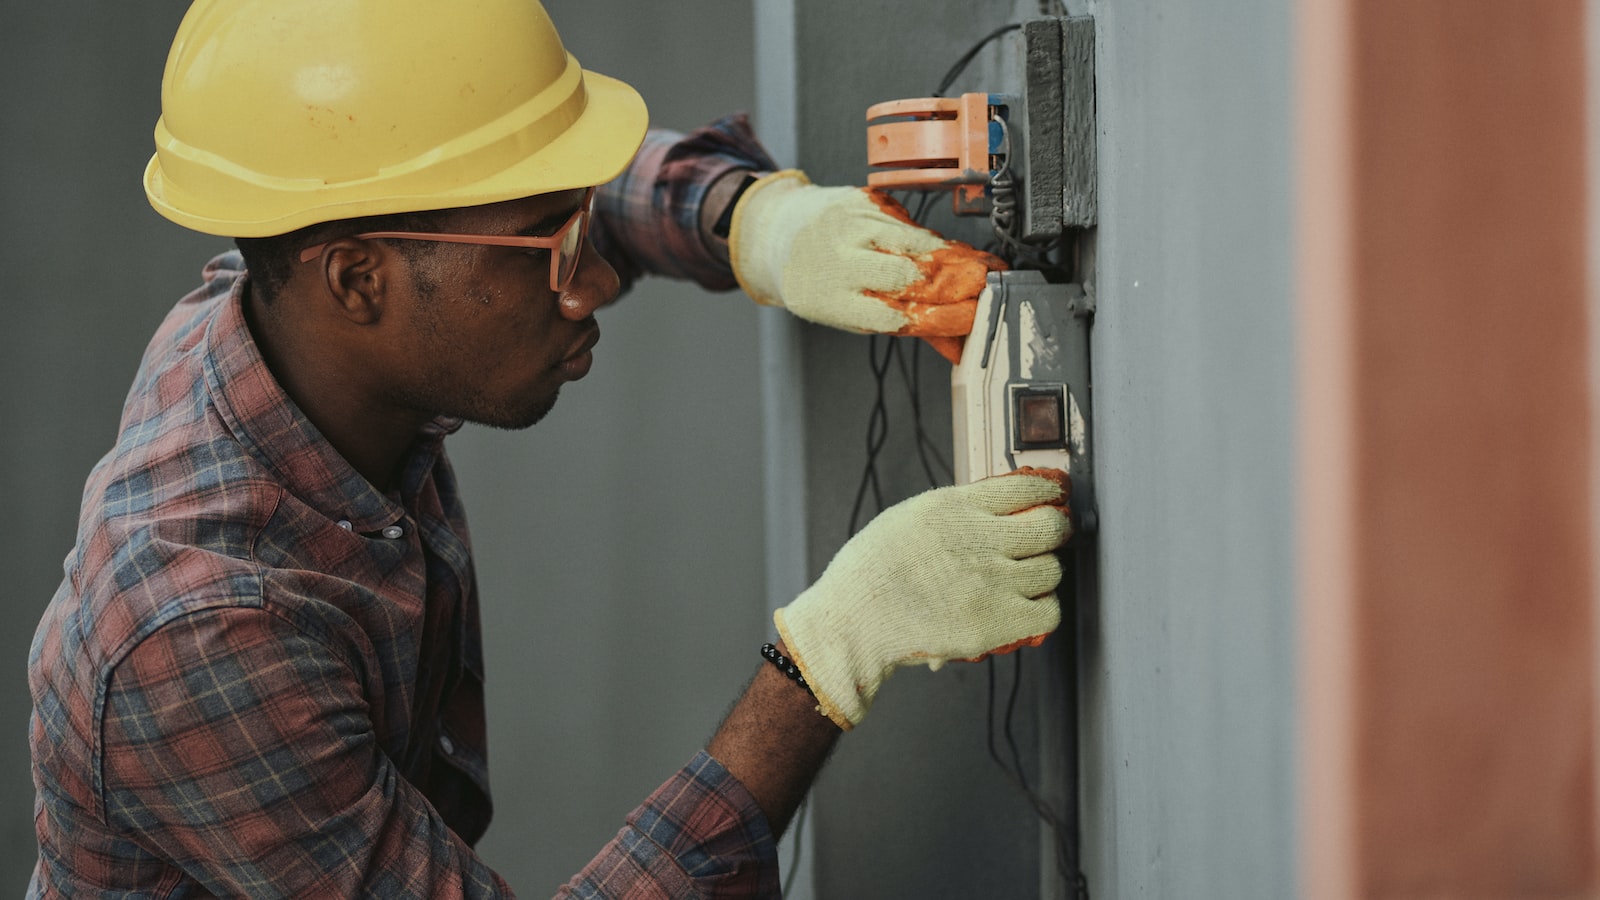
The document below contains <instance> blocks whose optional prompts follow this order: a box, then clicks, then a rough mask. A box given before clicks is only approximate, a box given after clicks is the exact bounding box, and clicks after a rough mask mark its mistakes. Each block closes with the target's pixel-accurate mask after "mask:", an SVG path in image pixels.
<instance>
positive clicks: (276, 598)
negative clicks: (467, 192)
mask: <svg viewBox="0 0 1600 900" xmlns="http://www.w3.org/2000/svg"><path fill="white" fill-rule="evenodd" d="M740 146H743V147H745V148H746V150H745V152H744V153H743V154H742V155H741V154H740V153H739V152H738V150H737V148H738V147H740ZM752 147H753V148H754V150H753V151H751V150H749V148H752ZM708 148H712V149H708ZM770 167H771V164H770V160H768V159H767V158H766V156H765V154H764V153H762V152H760V149H759V145H756V144H755V142H754V139H753V138H752V137H750V136H749V132H748V129H747V128H746V126H745V125H744V123H743V122H742V120H739V119H727V120H723V121H722V122H719V123H716V124H715V125H713V126H710V127H709V128H708V129H703V130H702V131H701V132H697V133H696V134H695V135H691V136H690V137H688V138H684V137H682V136H680V135H674V134H672V133H670V132H652V134H651V135H650V137H649V138H648V140H647V142H646V148H645V152H643V153H641V155H640V158H639V159H638V160H636V162H635V164H634V165H633V167H632V168H630V170H629V173H628V175H626V176H624V177H623V178H622V179H619V182H618V183H617V184H616V185H613V186H609V187H608V188H607V189H605V190H604V191H603V192H602V193H601V197H602V205H601V207H600V209H601V211H600V213H599V219H600V220H601V222H602V223H603V224H602V225H601V227H600V228H599V229H598V230H599V231H600V233H601V235H602V240H603V241H604V242H606V244H607V251H606V252H607V254H608V256H612V255H615V256H614V258H617V257H620V258H621V259H622V260H623V263H622V265H623V266H625V267H627V270H628V272H629V273H630V280H631V278H632V277H637V275H638V274H639V273H640V272H644V271H664V272H666V273H668V274H677V275H688V276H692V277H698V278H699V279H700V280H701V281H702V283H707V284H708V286H722V281H724V280H726V279H727V273H726V267H725V266H721V265H718V264H717V263H716V261H715V260H714V258H712V256H711V255H710V254H709V253H708V252H707V251H706V248H704V247H703V246H701V244H700V241H699V236H698V222H697V218H696V215H695V214H693V213H692V212H686V211H684V210H682V209H680V208H678V206H679V205H681V204H683V203H686V202H692V203H694V204H695V205H696V206H698V202H699V197H700V196H701V195H702V193H703V191H704V187H705V185H706V184H709V182H710V181H711V180H712V179H714V178H716V177H717V176H719V175H720V174H722V173H723V172H725V171H727V170H728V169H729V168H770ZM688 182H693V183H692V184H690V183H688ZM634 217H644V218H648V219H649V222H642V221H638V220H636V219H635V218H634ZM691 228H692V229H693V230H692V232H691V231H690V229H691ZM680 254H681V256H680ZM669 257H670V259H669ZM241 267H242V261H241V260H240V258H239V256H238V255H237V254H236V253H227V254H224V255H222V256H219V257H218V258H216V259H214V260H212V261H211V262H210V263H209V264H208V265H207V266H206V269H205V282H204V285H203V286H202V287H201V288H199V289H198V290H196V291H195V292H194V293H192V294H190V295H189V296H187V297H185V298H184V299H183V300H182V301H180V302H179V303H178V305H177V306H176V307H175V308H174V309H173V311H172V312H171V313H170V314H169V315H168V316H167V318H166V320H165V321H164V322H163V323H162V325H161V327H160V329H159V330H158V332H157V333H156V336H155V338H154V339H153V340H152V342H151V343H150V346H149V348H148V349H147V350H146V352H145V356H144V359H143V361H142V363H141V365H140V368H139V372H138V374H137V375H136V377H135V380H134V384H133V387H132V389H131V391H130V393H129V396H128V400H127V403H126V405H125V407H124V410H123V417H122V423H121V427H120V431H119V435H118V439H117V443H116V445H115V447H114V448H113V449H112V450H111V452H110V453H108V454H107V455H106V456H105V457H104V458H103V459H102V460H101V461H100V463H99V464H98V465H96V467H95V469H94V471H93V472H92V473H91V474H90V476H89V479H88V483H87V485H86V486H85V490H84V495H83V503H82V508H81V511H80V522H79V531H78V540H77V543H76V545H75V546H74V547H73V549H72V551H71V553H70V554H69V555H68V557H67V560H66V563H65V569H66V577H65V579H64V580H63V581H62V584H61V587H60V588H59V590H58V591H57V592H56V595H55V597H54V598H53V599H52V600H51V602H50V605H49V607H48V609H47V610H46V612H45V615H44V618H43V620H42V622H41V623H40V625H39V629H38V631H37V633H36V635H35V638H34V642H33V646H32V650H31V653H30V656H29V682H30V687H31V690H32V694H33V701H34V712H33V716H32V719H31V729H30V739H31V743H32V748H33V759H34V766H33V774H34V782H35V787H36V790H37V795H36V801H35V828H36V832H37V836H38V840H39V860H38V863H37V865H36V867H35V870H34V876H33V881H32V884H31V885H30V888H29V896H30V897H39V896H58V895H59V896H111V895H115V896H151V897H167V896H185V897H194V896H206V895H215V896H249V897H290V896H303V897H304V896H315V897H322V896H354V895H358V894H359V895H369V896H379V897H385V898H399V897H417V898H437V897H458V896H462V897H466V896H470V897H504V896H510V893H511V892H510V890H509V888H508V887H507V885H506V884H505V883H504V882H503V881H502V880H501V879H500V878H499V876H497V875H496V874H495V873H494V872H492V871H490V869H489V868H488V867H487V866H486V865H485V864H484V863H483V861H482V860H481V859H479V858H478V856H477V855H476V854H475V853H474V852H473V850H472V845H473V843H474V842H475V841H476V840H477V839H478V838H479V837H480V836H481V835H482V834H483V831H484V829H485V828H486V827H487V825H488V822H489V817H490V802H489V785H488V769H487V761H486V758H485V751H486V738H485V730H484V710H483V661H482V653H481V636H480V631H479V618H478V605H477V604H478V598H477V591H476V583H475V579H474V575H473V564H472V551H471V544H470V540H469V537H468V532H467V526H466V520H465V518H464V514H463V511H462V507H461V502H460V499H459V497H458V496H457V492H456V482H455V477H454V475H453V473H452V471H451V468H450V464H449V461H448V459H447V458H446V456H445V453H444V447H443V441H444V438H445V436H446V435H447V434H448V433H450V432H452V431H454V430H455V429H456V428H457V427H458V426H459V423H458V422H454V421H450V420H444V419H440V420H436V421H434V422H433V423H431V424H430V425H429V426H427V427H426V428H424V429H423V430H422V432H421V433H420V434H419V435H418V436H417V439H416V441H415V443H414V445H413V447H412V449H411V451H410V454H409V456H408V457H407V461H406V464H405V467H404V471H403V475H402V477H401V479H400V482H399V487H398V489H396V490H394V491H391V492H387V493H386V492H382V491H379V490H377V489H376V488H374V487H373V486H372V485H370V484H369V483H368V482H366V481H365V480H364V479H363V478H362V477H361V476H360V475H358V474H357V473H356V472H355V471H354V470H353V469H352V468H351V467H350V466H349V464H348V463H346V462H345V461H344V459H343V458H342V457H340V455H339V454H338V453H337V452H336V451H335V450H334V449H333V448H332V447H331V446H330V445H328V444H327V443H326V442H325V441H324V440H323V439H322V437H321V435H320V434H319V433H318V432H317V430H316V429H315V427H314V426H312V425H311V423H310V422H308V421H307V420H306V419H305V417H304V416H303V415H302V414H301V413H300V411H299V410H298V409H297V408H296V407H295V405H294V403H293V401H292V400H290V398H289V397H288V396H287V395H285V394H284V392H283V390H282V388H281V387H280V386H279V385H278V383H277V382H276V381H275V380H274V378H273V376H272V373H271V372H270V371H269V370H268V368H267V366H266V363H265V362H264V360H263V359H262V357H261V354H260V351H259V349H258V348H257V347H256V344H255V342H254V340H253V338H252V337H251V335H250V332H249V329H248V327H247V326H246V324H245V320H244V315H243V310H242V306H241V296H242V292H243V288H244V285H245V284H247V281H248V279H247V277H246V276H245V275H244V273H243V271H242V268H241ZM777 893H778V888H777V857H776V851H775V848H774V846H773V841H772V836H771V833H770V831H769V830H768V827H767V824H766V821H765V819H764V818H763V817H762V815H761V812H760V810H759V808H758V807H757V806H756V805H755V802H754V800H753V799H752V798H751V797H750V795H749V793H748V792H747V791H746V790H745V789H744V787H743V786H742V785H740V784H739V783H738V781H737V780H736V779H734V778H733V777H732V776H731V775H729V774H728V772H727V771H726V770H725V769H724V768H723V767H722V766H721V765H720V764H718V763H717V762H716V761H715V760H714V759H712V758H711V757H709V756H708V755H706V754H705V753H703V752H702V753H699V754H697V755H696V756H695V757H694V759H693V760H691V762H690V763H689V764H688V765H687V766H685V767H684V768H683V769H682V770H680V771H679V772H678V773H677V774H676V775H674V776H673V777H672V778H671V779H669V780H668V781H667V782H666V783H665V784H664V785H662V787H661V788H660V789H659V790H657V791H656V792H655V793H654V794H652V795H651V797H650V798H648V799H647V800H646V801H645V802H644V803H643V804H642V805H641V806H640V807H639V808H638V809H637V810H635V811H634V812H633V813H632V814H631V815H630V816H629V817H628V819H627V822H626V824H625V826H624V827H623V829H622V830H621V831H620V832H619V834H618V835H617V837H616V838H615V839H614V840H613V841H612V842H611V843H610V844H609V845H607V846H606V847H605V848H604V849H602V850H601V851H600V853H599V855H598V856H596V857H595V859H594V860H593V861H592V862H591V863H590V864H589V866H588V867H586V868H585V869H584V870H583V871H582V872H580V873H579V874H578V875H577V876H576V877H575V878H574V879H573V881H572V883H571V884H569V885H568V886H566V887H565V888H563V889H562V891H561V895H562V896H581V897H623V896H628V897H691V896H693V897H702V896H703V897H717V898H721V897H760V896H775V895H776V894H777Z"/></svg>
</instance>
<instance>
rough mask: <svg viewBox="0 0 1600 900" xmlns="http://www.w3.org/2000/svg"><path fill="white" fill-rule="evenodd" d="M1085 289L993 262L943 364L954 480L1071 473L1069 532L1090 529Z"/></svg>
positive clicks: (1088, 300)
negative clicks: (951, 358)
mask: <svg viewBox="0 0 1600 900" xmlns="http://www.w3.org/2000/svg"><path fill="white" fill-rule="evenodd" d="M1093 313H1094V300H1093V296H1092V295H1091V294H1090V293H1089V292H1088V291H1086V290H1085V289H1084V286H1083V285H1080V284H1070V283H1068V284H1052V283H1050V282H1049V281H1047V280H1046V279H1045V276H1044V274H1043V273H1041V272H1031V271H1020V272H994V273H991V274H990V275H989V285H988V287H987V288H985V290H984V292H983V294H982V295H981V296H980V297H979V299H978V313H977V318H976V319H975V320H974V322H973V328H972V334H971V335H970V336H969V337H968V338H967V343H966V346H965V347H964V349H963V350H962V354H961V362H960V364H959V365H957V366H956V367H955V369H954V370H953V371H952V372H951V376H950V395H951V396H950V401H951V416H952V424H953V426H954V432H955V459H954V466H955V477H956V481H957V482H962V483H964V482H968V481H975V480H977V479H979V478H985V477H988V476H990V475H999V474H1002V473H1005V472H1010V471H1012V470H1014V469H1017V468H1020V467H1022V466H1034V467H1048V468H1053V469H1061V470H1063V471H1065V472H1067V473H1068V474H1070V475H1071V476H1072V502H1071V506H1072V509H1073V514H1074V517H1075V519H1076V520H1077V521H1075V522H1074V526H1075V529H1076V531H1077V532H1078V533H1080V534H1081V533H1084V532H1087V531H1092V530H1094V525H1095V522H1094V512H1093V511H1094V481H1093V451H1092V446H1093V444H1092V441H1091V439H1090V438H1091V434H1090V421H1091V417H1090V410H1091V407H1090V396H1089V388H1090V382H1089V322H1090V318H1091V317H1092V315H1093Z"/></svg>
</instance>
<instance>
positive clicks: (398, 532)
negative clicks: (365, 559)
mask: <svg viewBox="0 0 1600 900" xmlns="http://www.w3.org/2000/svg"><path fill="white" fill-rule="evenodd" d="M405 533H406V530H405V529H404V528H401V527H400V526H399V525H390V526H389V527H388V528H385V529H384V530H383V536H384V537H386V538H388V539H389V540H391V541H395V540H399V539H400V538H401V537H402V536H403V535H404V534H405Z"/></svg>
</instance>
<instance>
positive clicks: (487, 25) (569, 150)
mask: <svg viewBox="0 0 1600 900" xmlns="http://www.w3.org/2000/svg"><path fill="white" fill-rule="evenodd" d="M647 124H648V116H647V114H646V112H645V106H644V100H643V99H641V98H640V97H639V94H638V92H636V91H635V90H634V89H633V88H631V87H629V86H628V85H626V84H623V83H622V82H620V81H617V80H616V79H613V78H607V77H606V76H604V75H600V74H598V73H595V72H589V71H585V70H584V69H583V68H582V67H580V66H579V65H578V61H577V60H576V59H574V58H573V57H572V55H571V54H569V53H568V52H567V51H566V48H565V47H563V46H562V44H561V37H560V35H558V34H556V30H555V26H554V25H552V24H551V23H550V17H549V15H547V14H546V13H545V11H544V7H542V6H540V5H539V3H538V2H537V0H450V2H441V0H196V2H195V3H194V4H193V5H192V6H190V8H189V12H188V14H187V15H185V16H184V19H183V23H182V24H181V25H179V27H178V34H177V37H176V38H174V40H173V42H172V52H171V54H170V55H169V56H168V57H167V68H166V72H165V74H164V75H163V78H162V83H161V119H160V121H158V122H157V123H156V134H155V137H156V154H155V156H154V157H152V158H151V159H150V164H149V165H148V166H147V167H146V168H145V173H144V187H145V194H146V196H148V197H149V198H150V203H151V205H152V206H154V207H155V208H156V211H157V212H159V213H161V214H162V215H163V216H166V217H167V218H169V219H171V220H172V221H174V222H177V223H178V224H179V225H183V226H185V227H187V228H192V229H194V230H196V231H203V232H205V233H207V234H218V235H226V236H229V237H267V236H271V235H275V234H283V233H285V232H289V231H293V230H295V229H297V228H302V227H304V226H306V225H311V224H315V223H317V222H326V221H331V220H334V219H346V218H353V217H356V216H368V215H381V214H385V213H398V212H416V211H421V210H429V209H443V208H446V207H452V206H476V205H479V204H484V203H494V202H497V201H500V200H511V199H515V198H518V197H527V196H532V195H534V194H542V193H548V192H550V191H559V190H566V189H568V188H577V187H588V186H590V185H596V184H603V183H605V182H607V181H610V180H611V179H612V178H614V177H616V176H617V175H618V174H619V173H620V172H621V171H622V170H623V168H625V167H626V166H627V164H628V160H630V159H632V158H633V154H634V153H635V152H636V151H637V150H638V149H639V144H640V142H641V141H642V140H643V139H644V132H645V128H646V126H647Z"/></svg>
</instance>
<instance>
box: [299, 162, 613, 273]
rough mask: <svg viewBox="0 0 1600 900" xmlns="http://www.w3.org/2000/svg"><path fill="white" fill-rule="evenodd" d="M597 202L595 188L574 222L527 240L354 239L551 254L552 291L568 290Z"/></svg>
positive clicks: (305, 258) (406, 235)
mask: <svg viewBox="0 0 1600 900" xmlns="http://www.w3.org/2000/svg"><path fill="white" fill-rule="evenodd" d="M593 201H594V188H589V189H588V190H587V191H584V193H583V202H582V203H579V204H578V208H577V209H576V210H574V211H573V213H572V218H570V219H568V220H567V222H566V224H564V225H562V226H561V227H560V228H558V229H556V232H555V233H554V234H551V235H547V236H541V237H524V236H522V235H518V234H443V233H435V232H431V231H366V232H362V233H361V234H358V235H354V237H357V238H360V239H362V240H368V239H379V238H382V239H393V240H402V241H440V242H442V243H446V244H482V245H484V246H488V247H524V248H527V249H540V250H549V251H550V290H552V291H563V290H566V287H567V285H568V284H570V283H572V276H573V274H574V273H575V272H577V271H578V259H579V257H581V256H582V255H583V242H584V238H586V237H588V234H589V211H590V206H591V204H592V203H593ZM326 246H328V244H327V243H326V242H324V243H321V244H314V245H312V246H310V247H307V248H305V249H304V250H301V251H300V261H301V262H310V261H312V260H314V259H316V258H317V257H319V256H321V255H322V248H324V247H326Z"/></svg>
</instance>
